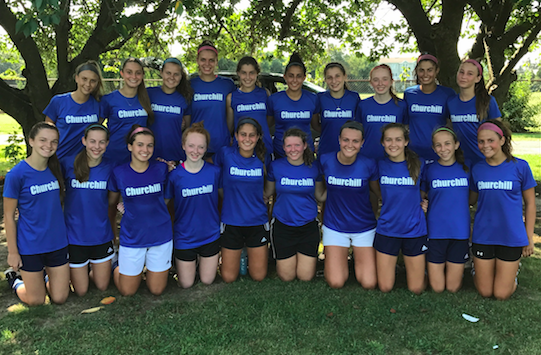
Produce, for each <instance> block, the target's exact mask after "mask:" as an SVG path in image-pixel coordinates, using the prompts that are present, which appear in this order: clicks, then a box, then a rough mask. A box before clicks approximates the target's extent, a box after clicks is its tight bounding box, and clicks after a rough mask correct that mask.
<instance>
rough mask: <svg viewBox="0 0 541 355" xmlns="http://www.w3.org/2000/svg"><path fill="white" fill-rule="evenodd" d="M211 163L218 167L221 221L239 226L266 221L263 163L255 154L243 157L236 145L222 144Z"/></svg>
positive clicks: (248, 225) (261, 223)
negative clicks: (221, 202) (220, 186)
mask: <svg viewBox="0 0 541 355" xmlns="http://www.w3.org/2000/svg"><path fill="white" fill-rule="evenodd" d="M214 163H215V164H216V165H217V166H219V167H221V168H222V180H221V181H222V188H223V193H224V196H223V197H224V198H223V204H222V222H223V223H225V224H230V225H233V226H242V227H250V226H260V225H263V224H265V223H267V222H268V215H267V205H266V204H265V202H264V201H263V188H264V183H265V169H264V165H263V162H261V160H259V158H258V157H256V156H255V155H253V156H251V157H250V158H244V157H243V156H242V155H240V153H239V149H238V148H237V147H223V148H222V149H221V150H220V151H219V152H218V154H216V156H215V159H214Z"/></svg>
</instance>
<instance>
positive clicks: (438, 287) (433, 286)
mask: <svg viewBox="0 0 541 355" xmlns="http://www.w3.org/2000/svg"><path fill="white" fill-rule="evenodd" d="M430 288H431V289H432V291H434V292H435V293H442V292H443V291H445V285H443V284H432V283H431V284H430ZM447 290H449V288H447Z"/></svg>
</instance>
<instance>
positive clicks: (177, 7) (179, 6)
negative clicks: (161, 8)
mask: <svg viewBox="0 0 541 355" xmlns="http://www.w3.org/2000/svg"><path fill="white" fill-rule="evenodd" d="M183 12H184V5H183V4H182V1H177V2H176V3H175V13H176V14H177V15H179V16H181V15H182V13H183Z"/></svg>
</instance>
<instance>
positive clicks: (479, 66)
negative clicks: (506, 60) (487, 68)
mask: <svg viewBox="0 0 541 355" xmlns="http://www.w3.org/2000/svg"><path fill="white" fill-rule="evenodd" d="M463 63H471V64H473V65H475V66H476V67H477V70H479V75H483V67H482V66H481V64H479V62H478V61H476V60H475V59H466V60H465V61H464V62H463Z"/></svg>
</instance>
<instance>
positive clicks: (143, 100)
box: [120, 57, 154, 126]
mask: <svg viewBox="0 0 541 355" xmlns="http://www.w3.org/2000/svg"><path fill="white" fill-rule="evenodd" d="M128 63H137V64H139V65H140V66H141V70H143V74H144V73H145V67H144V65H143V63H142V62H141V61H140V60H139V59H137V58H134V57H130V58H128V59H126V60H125V61H124V63H122V67H121V68H120V70H121V71H124V67H125V66H126V64H128ZM137 99H138V100H139V103H140V104H141V106H143V109H144V110H145V111H146V112H147V115H148V118H147V126H151V125H152V124H153V123H154V111H152V106H151V102H150V97H148V92H147V89H146V86H145V79H144V75H143V79H142V80H141V84H139V86H138V87H137Z"/></svg>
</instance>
